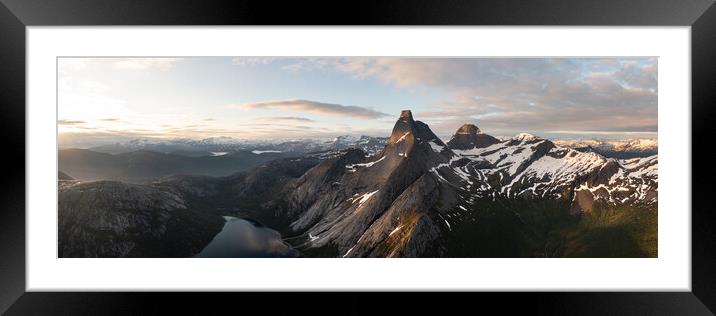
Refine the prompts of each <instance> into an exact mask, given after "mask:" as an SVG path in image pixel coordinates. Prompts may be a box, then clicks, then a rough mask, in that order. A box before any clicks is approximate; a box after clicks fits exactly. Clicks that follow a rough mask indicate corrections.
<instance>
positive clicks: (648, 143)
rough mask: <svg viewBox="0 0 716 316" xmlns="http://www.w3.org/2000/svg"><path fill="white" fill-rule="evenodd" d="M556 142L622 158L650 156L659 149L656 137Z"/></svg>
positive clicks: (583, 150)
mask: <svg viewBox="0 0 716 316" xmlns="http://www.w3.org/2000/svg"><path fill="white" fill-rule="evenodd" d="M554 143H555V144H556V145H559V146H562V147H570V148H573V149H576V150H579V151H582V152H588V151H594V152H596V153H599V154H600V155H602V156H605V157H609V158H620V159H628V158H640V157H649V156H653V155H656V154H657V153H658V151H659V146H658V145H659V144H658V141H657V140H656V139H628V140H556V141H554Z"/></svg>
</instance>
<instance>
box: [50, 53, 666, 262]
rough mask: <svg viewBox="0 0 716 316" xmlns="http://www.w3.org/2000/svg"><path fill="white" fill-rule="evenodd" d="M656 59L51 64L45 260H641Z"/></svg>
mask: <svg viewBox="0 0 716 316" xmlns="http://www.w3.org/2000/svg"><path fill="white" fill-rule="evenodd" d="M657 65H658V63H657V59H656V58H652V57H624V58H621V57H610V58H406V57H311V58H307V57H306V58H304V57H271V58H264V57H191V58H187V57H182V58H173V57H163V58H59V59H58V85H57V87H58V89H57V97H58V118H57V119H58V120H57V124H58V129H57V130H58V135H57V139H58V169H59V170H58V221H59V226H58V237H59V243H58V253H59V255H60V257H271V258H276V257H290V258H295V257H336V258H343V257H361V258H362V257H421V258H424V257H657V248H658V247H657V225H656V223H657V217H658V216H657V215H658V135H657V130H658V129H657V122H658V120H657V100H658V98H657V96H658V89H657V86H658V85H657V71H658V69H657Z"/></svg>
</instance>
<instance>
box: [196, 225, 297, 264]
mask: <svg viewBox="0 0 716 316" xmlns="http://www.w3.org/2000/svg"><path fill="white" fill-rule="evenodd" d="M224 219H225V220H226V223H225V224H224V227H223V228H222V229H221V231H220V232H219V233H218V234H216V236H214V239H213V240H212V241H211V242H210V243H209V244H208V245H206V247H204V249H203V250H202V251H201V252H199V253H198V254H197V255H196V256H194V257H195V258H279V257H298V256H299V252H298V251H297V250H295V249H293V248H291V246H289V245H288V244H286V243H285V242H284V241H283V240H282V239H281V234H279V232H277V231H275V230H273V229H271V228H268V227H265V226H262V225H261V224H259V223H257V222H252V221H249V220H245V219H241V218H236V217H231V216H224Z"/></svg>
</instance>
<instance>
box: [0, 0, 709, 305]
mask: <svg viewBox="0 0 716 316" xmlns="http://www.w3.org/2000/svg"><path fill="white" fill-rule="evenodd" d="M0 4H2V5H0V43H1V44H0V74H1V77H0V112H1V113H2V115H0V135H2V140H3V147H4V149H5V150H4V152H5V153H10V152H12V154H11V155H3V156H4V157H3V161H4V164H3V165H4V167H5V168H3V169H2V170H3V172H2V174H3V176H2V177H0V179H2V199H1V202H0V203H2V204H1V208H0V254H1V255H0V312H2V311H4V312H5V313H7V314H9V315H28V314H32V315H34V314H39V315H48V314H63V315H65V314H66V315H76V314H108V313H110V314H113V313H147V314H154V313H158V312H167V311H169V309H167V306H169V305H171V306H172V307H173V308H180V309H182V310H183V311H191V310H196V311H201V312H202V313H203V314H204V313H207V312H208V311H211V310H215V311H218V310H220V309H222V308H223V307H224V305H225V303H224V302H226V301H233V302H247V303H248V304H254V303H255V302H259V301H263V300H266V299H269V300H271V301H274V302H277V301H278V300H279V299H278V298H275V297H274V296H275V295H277V294H270V295H269V294H266V293H263V295H260V294H259V293H218V294H214V293H211V294H209V293H204V294H194V295H191V297H189V294H186V293H173V294H158V293H50V292H41V293H40V292H27V293H26V291H25V277H26V276H25V206H26V201H25V185H26V181H25V171H26V169H27V168H29V167H31V166H28V165H26V164H25V158H26V157H25V62H26V60H25V56H26V55H25V36H26V33H25V28H26V27H27V26H42V25H48V26H71V25H527V26H541V25H561V26H580V25H584V26H586V25H589V26H592V25H607V26H609V25H611V26H623V25H639V26H674V25H680V26H691V58H692V60H691V63H692V69H691V70H692V77H691V80H692V82H691V84H692V97H691V102H692V104H691V115H692V144H691V148H692V151H691V153H684V154H690V155H691V169H692V170H693V171H692V174H691V179H692V183H691V185H692V190H691V192H692V205H691V212H692V213H691V214H692V271H691V273H692V291H691V292H676V293H658V292H645V293H478V294H470V298H469V299H467V300H465V298H462V297H461V298H458V297H457V296H454V295H449V294H434V293H411V295H410V296H409V298H407V297H405V298H401V299H402V300H410V301H411V302H413V303H412V304H401V305H400V306H396V305H395V304H392V303H391V302H394V301H395V298H394V297H392V296H388V297H386V296H377V295H376V294H373V293H343V294H335V293H327V294H321V295H317V294H315V293H295V294H294V293H291V294H289V295H286V293H283V294H284V295H283V296H284V297H281V298H280V301H281V302H286V300H288V302H286V303H285V304H284V303H282V304H272V305H270V307H271V310H270V311H272V312H275V311H279V310H286V311H296V310H298V311H301V307H304V308H305V310H304V311H315V310H314V309H313V308H311V307H307V306H306V305H305V302H309V301H310V302H318V301H320V302H323V303H321V304H322V306H323V305H325V306H328V305H332V304H342V305H343V306H344V307H343V308H344V309H343V312H341V313H344V312H345V311H358V312H361V311H362V312H372V311H374V309H373V308H374V307H375V306H383V305H386V307H387V309H382V311H389V310H390V309H391V307H390V306H391V305H392V306H393V307H392V308H395V309H396V310H401V311H404V310H405V308H406V306H405V305H413V306H412V308H419V309H420V310H421V311H423V312H425V311H428V310H431V309H436V310H441V311H443V312H444V311H446V308H448V309H453V308H463V307H466V306H472V307H470V308H472V310H475V308H478V307H479V309H483V308H488V306H489V307H498V308H500V310H501V311H506V312H509V311H514V310H520V309H521V310H529V311H546V312H547V313H550V314H569V315H581V314H629V315H633V314H650V315H656V314H666V315H669V314H679V315H692V314H693V315H713V311H716V274H715V270H716V251H714V250H716V222H715V221H714V218H715V217H716V215H714V214H715V213H716V212H714V210H713V207H712V206H711V205H712V204H713V202H712V201H711V199H710V193H711V191H712V189H711V188H710V185H709V184H710V183H712V182H713V181H714V179H716V175H715V174H714V168H713V165H714V163H713V162H712V160H713V159H712V158H711V157H712V156H711V155H709V149H710V147H711V146H712V145H711V143H712V140H711V138H712V137H711V136H712V135H713V134H714V133H713V132H712V131H711V129H710V127H711V126H710V124H712V123H713V121H714V120H713V119H714V113H716V110H715V109H716V100H715V98H714V94H715V92H714V91H716V6H714V1H713V0H686V1H683V0H682V1H668V0H632V1H619V0H572V1H570V0H556V1H518V0H509V1H479V2H478V1H469V0H459V1H455V0H443V1H427V0H420V1H389V2H388V1H381V2H378V1H376V2H368V1H361V2H353V3H343V2H337V1H336V2H323V1H310V2H307V1H303V2H292V1H281V2H279V1H221V2H214V1H201V2H200V1H184V0H175V1H168V0H161V1H146V0H145V1H137V0H131V1H127V0H124V1H122V0H111V1H106V0H105V1H85V0H63V1H52V0H0ZM664 211H665V212H674V211H682V212H685V211H688V209H683V210H664ZM309 296H310V297H309ZM316 296H318V297H316ZM207 301H208V302H207ZM440 301H442V302H440ZM199 302H200V303H199ZM301 302H303V303H301ZM430 302H435V304H428V303H430ZM438 302H439V303H438ZM515 302H519V303H515ZM426 305H430V306H426ZM408 309H409V308H408ZM487 310H488V309H485V311H487ZM328 311H330V308H328V307H326V308H325V311H324V312H328Z"/></svg>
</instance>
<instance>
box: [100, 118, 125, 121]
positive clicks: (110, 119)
mask: <svg viewBox="0 0 716 316" xmlns="http://www.w3.org/2000/svg"><path fill="white" fill-rule="evenodd" d="M100 121H102V122H121V121H122V120H120V119H118V118H116V117H111V118H103V119H100Z"/></svg>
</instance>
